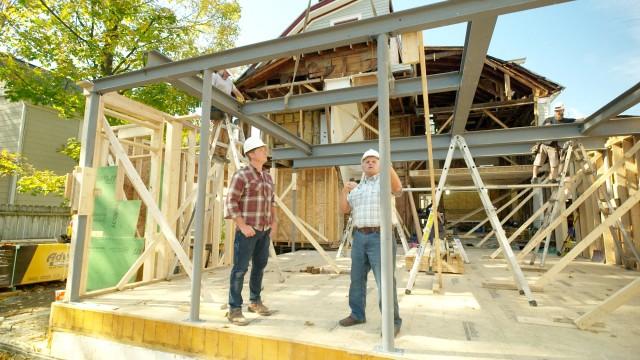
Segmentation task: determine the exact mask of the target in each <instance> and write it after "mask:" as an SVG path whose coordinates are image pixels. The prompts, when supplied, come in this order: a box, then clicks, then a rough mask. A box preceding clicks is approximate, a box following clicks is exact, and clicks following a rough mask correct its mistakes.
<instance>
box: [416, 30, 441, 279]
mask: <svg viewBox="0 0 640 360" xmlns="http://www.w3.org/2000/svg"><path fill="white" fill-rule="evenodd" d="M422 36H423V35H422V31H420V32H418V55H419V61H420V80H421V85H422V104H423V109H424V111H423V112H424V132H425V135H426V140H427V144H426V145H427V158H428V162H427V163H428V164H429V181H430V185H431V211H432V212H433V213H434V214H436V215H435V216H434V217H433V231H434V237H433V239H434V242H433V244H434V246H435V248H436V251H435V255H436V271H437V273H438V275H437V281H434V282H433V288H434V290H435V291H441V290H442V288H443V287H444V280H443V278H442V257H441V256H440V230H439V229H438V215H437V214H438V200H439V199H438V198H437V197H436V180H435V169H434V166H433V146H432V142H431V124H430V120H429V90H428V84H427V65H426V63H427V62H426V61H425V58H424V39H423V38H422ZM416 260H417V261H419V259H416Z"/></svg>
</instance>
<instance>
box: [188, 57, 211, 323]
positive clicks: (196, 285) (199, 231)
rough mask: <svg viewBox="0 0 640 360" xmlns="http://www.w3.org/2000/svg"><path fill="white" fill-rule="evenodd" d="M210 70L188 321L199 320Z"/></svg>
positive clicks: (205, 79)
mask: <svg viewBox="0 0 640 360" xmlns="http://www.w3.org/2000/svg"><path fill="white" fill-rule="evenodd" d="M211 78H212V70H211V69H207V70H205V71H204V76H203V81H202V110H201V113H202V115H201V118H200V155H199V156H198V194H197V197H196V199H197V200H196V215H195V217H196V223H195V239H194V244H193V275H192V276H191V310H190V312H189V320H190V321H199V320H200V291H201V283H202V253H203V252H204V249H203V244H204V215H205V202H206V195H207V178H208V174H207V173H208V172H209V117H210V114H211Z"/></svg>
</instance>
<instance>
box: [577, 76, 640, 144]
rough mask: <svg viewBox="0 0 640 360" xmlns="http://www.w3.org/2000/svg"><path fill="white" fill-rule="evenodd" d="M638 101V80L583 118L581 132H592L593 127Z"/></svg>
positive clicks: (639, 90) (639, 84)
mask: <svg viewBox="0 0 640 360" xmlns="http://www.w3.org/2000/svg"><path fill="white" fill-rule="evenodd" d="M639 102H640V82H638V83H637V84H635V85H634V86H632V87H631V88H630V89H629V90H627V91H625V92H624V93H622V94H620V96H618V97H616V98H615V99H613V100H611V101H610V102H609V103H608V104H607V105H605V106H603V107H601V108H600V109H598V110H596V112H594V113H593V114H592V115H591V116H589V117H588V118H586V119H585V120H584V127H583V129H582V132H583V133H584V134H586V135H588V134H590V133H592V132H593V131H594V129H595V128H596V127H598V126H600V125H602V124H604V123H605V122H606V121H608V120H609V119H611V118H614V117H616V116H618V115H620V114H622V113H623V112H624V111H625V110H627V109H629V108H630V107H632V106H634V105H636V104H637V103H639Z"/></svg>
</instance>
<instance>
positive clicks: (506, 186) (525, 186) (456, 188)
mask: <svg viewBox="0 0 640 360" xmlns="http://www.w3.org/2000/svg"><path fill="white" fill-rule="evenodd" d="M469 177H471V175H469ZM556 187H558V184H500V185H488V184H485V186H484V189H487V190H501V189H510V190H513V189H532V188H533V189H538V188H556ZM442 190H449V191H478V188H477V187H475V186H473V185H469V186H446V185H445V186H444V187H443V188H442ZM402 191H403V192H429V191H431V188H430V187H423V188H413V187H412V188H402Z"/></svg>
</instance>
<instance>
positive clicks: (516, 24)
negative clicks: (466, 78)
mask: <svg viewBox="0 0 640 360" xmlns="http://www.w3.org/2000/svg"><path fill="white" fill-rule="evenodd" d="M307 1H308V0H269V1H264V0H240V6H241V7H242V17H241V19H240V36H239V38H238V41H237V42H236V45H237V46H241V45H248V44H252V43H256V42H261V41H266V40H271V39H274V38H277V37H278V36H279V35H280V34H281V33H282V31H283V30H284V29H285V28H286V27H287V26H288V25H289V24H290V23H291V22H293V20H294V19H295V18H296V17H297V16H298V15H299V14H300V13H302V12H303V11H305V9H306V7H307ZM312 2H314V3H315V2H316V0H312ZM434 2H437V1H427V0H423V1H418V0H393V9H394V11H401V10H406V9H410V8H414V7H418V6H423V5H427V4H430V3H434ZM465 32H466V24H456V25H451V26H447V27H444V28H439V29H433V30H428V31H426V32H425V33H424V39H425V44H426V45H441V46H442V45H446V46H462V45H463V44H464V37H465ZM488 54H489V55H491V56H494V57H497V58H500V59H503V60H512V59H519V58H526V62H525V63H524V64H523V66H524V67H526V68H527V69H529V70H531V71H533V72H535V73H537V74H539V75H542V76H544V77H546V78H548V79H549V80H551V81H554V82H556V83H559V84H561V85H562V86H564V87H565V90H564V91H563V92H562V93H561V94H560V95H559V96H558V98H557V99H556V101H562V102H564V104H565V107H566V109H567V110H566V114H565V115H566V116H568V117H577V118H582V117H587V116H588V115H590V114H592V113H593V112H594V111H596V110H597V109H599V108H600V107H602V106H604V105H605V104H607V103H608V102H609V101H611V100H613V99H614V98H615V97H617V96H618V95H620V94H621V93H622V92H624V91H625V90H627V89H629V88H630V87H631V86H633V85H635V84H636V83H638V82H640V1H638V0H578V1H573V2H569V3H564V4H559V5H553V6H547V7H543V8H538V9H534V10H528V11H522V12H518V13H513V14H508V15H502V16H500V17H498V22H497V24H496V28H495V31H494V33H493V38H492V40H491V44H490V46H489V52H488ZM624 114H634V115H640V104H639V105H636V106H634V107H632V108H631V109H629V110H627V111H626V112H624Z"/></svg>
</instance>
